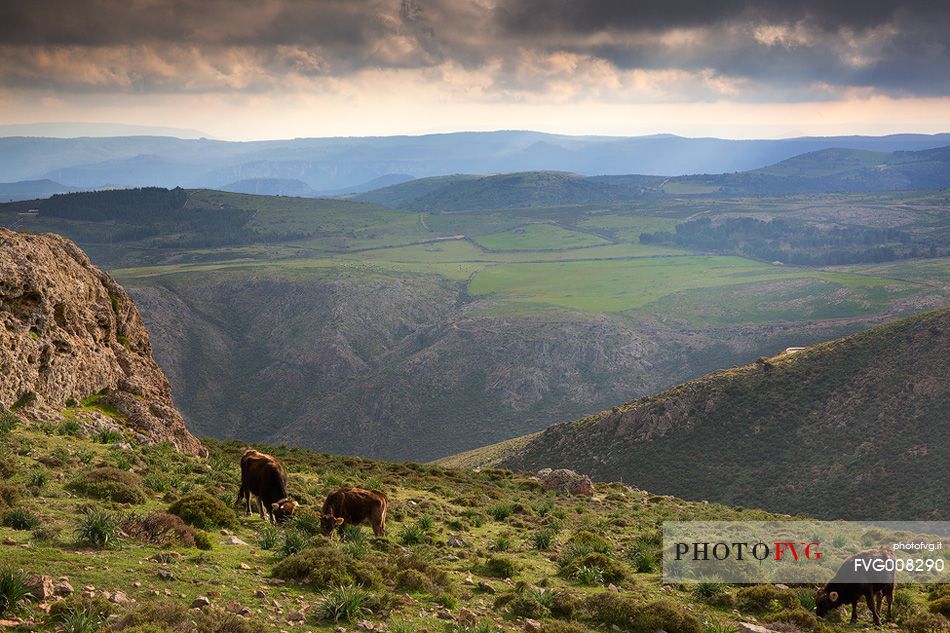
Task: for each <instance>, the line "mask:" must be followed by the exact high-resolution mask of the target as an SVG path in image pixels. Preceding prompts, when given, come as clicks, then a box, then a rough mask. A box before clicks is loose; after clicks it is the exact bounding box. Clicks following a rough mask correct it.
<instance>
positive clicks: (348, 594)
mask: <svg viewBox="0 0 950 633" xmlns="http://www.w3.org/2000/svg"><path fill="white" fill-rule="evenodd" d="M369 599H370V594H369V592H368V591H366V590H365V589H361V588H360V587H356V586H353V585H350V586H347V587H336V588H334V589H331V590H330V591H328V592H326V593H325V594H323V597H322V598H321V599H320V605H319V606H318V608H317V609H318V613H319V614H320V617H321V618H323V619H324V620H333V621H334V622H340V621H341V620H342V621H343V622H354V621H356V620H357V619H358V618H360V617H362V616H364V615H366V614H367V613H369V608H368V607H367V603H368V602H369Z"/></svg>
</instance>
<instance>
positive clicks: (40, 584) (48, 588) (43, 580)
mask: <svg viewBox="0 0 950 633" xmlns="http://www.w3.org/2000/svg"><path fill="white" fill-rule="evenodd" d="M24 584H25V585H26V586H27V588H28V589H29V590H30V593H31V594H33V599H34V600H39V601H40V602H46V601H47V600H49V599H50V598H52V597H53V596H54V595H55V592H54V590H53V579H52V578H51V577H50V576H39V575H37V576H28V577H27V578H26V579H25V581H24Z"/></svg>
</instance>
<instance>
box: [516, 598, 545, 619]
mask: <svg viewBox="0 0 950 633" xmlns="http://www.w3.org/2000/svg"><path fill="white" fill-rule="evenodd" d="M508 610H509V611H510V612H511V614H512V615H515V616H519V617H522V618H532V619H534V620H537V619H540V618H543V617H545V616H547V615H548V614H549V613H550V610H549V609H548V608H547V607H546V606H545V605H544V604H542V603H541V601H540V600H539V599H538V596H537V594H534V593H530V592H527V591H524V592H522V593H519V594H518V595H516V596H515V597H514V598H513V599H512V600H511V601H509V602H508Z"/></svg>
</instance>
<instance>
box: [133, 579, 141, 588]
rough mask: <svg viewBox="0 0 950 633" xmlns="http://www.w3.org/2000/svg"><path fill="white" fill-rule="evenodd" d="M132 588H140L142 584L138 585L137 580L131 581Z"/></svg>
mask: <svg viewBox="0 0 950 633" xmlns="http://www.w3.org/2000/svg"><path fill="white" fill-rule="evenodd" d="M132 586H133V587H135V588H136V589H138V588H139V587H141V586H142V583H140V582H139V581H138V580H134V581H132Z"/></svg>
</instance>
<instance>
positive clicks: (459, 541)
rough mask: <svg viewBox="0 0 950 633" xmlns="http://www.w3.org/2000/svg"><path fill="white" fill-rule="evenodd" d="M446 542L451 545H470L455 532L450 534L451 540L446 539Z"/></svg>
mask: <svg viewBox="0 0 950 633" xmlns="http://www.w3.org/2000/svg"><path fill="white" fill-rule="evenodd" d="M446 544H448V546H449V547H468V543H466V542H465V541H463V540H462V539H461V538H460V537H458V536H456V535H454V534H453V535H451V536H449V540H447V541H446Z"/></svg>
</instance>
